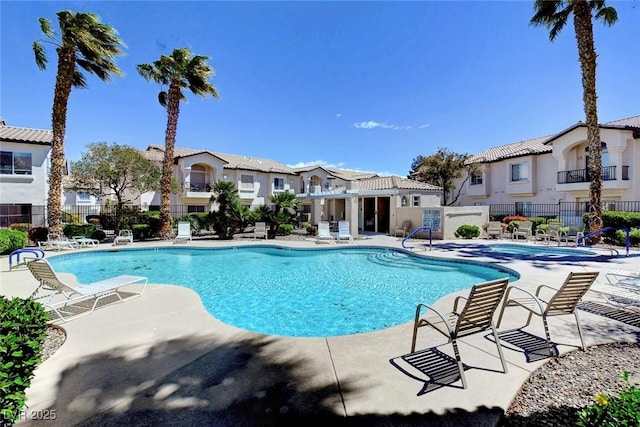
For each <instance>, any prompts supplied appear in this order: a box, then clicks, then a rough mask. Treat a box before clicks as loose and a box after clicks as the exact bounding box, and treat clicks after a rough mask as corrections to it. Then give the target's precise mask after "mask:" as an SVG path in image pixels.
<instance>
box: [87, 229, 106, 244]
mask: <svg viewBox="0 0 640 427" xmlns="http://www.w3.org/2000/svg"><path fill="white" fill-rule="evenodd" d="M106 237H107V233H105V232H104V231H102V230H96V231H94V232H93V233H91V238H92V239H96V240H100V241H101V242H102V241H103V240H104V239H105V238H106Z"/></svg>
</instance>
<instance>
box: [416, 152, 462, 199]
mask: <svg viewBox="0 0 640 427" xmlns="http://www.w3.org/2000/svg"><path fill="white" fill-rule="evenodd" d="M468 159H469V155H468V154H460V153H454V152H452V151H449V149H447V148H438V151H437V152H436V153H435V154H432V155H431V156H426V157H425V156H418V157H416V158H415V159H414V160H413V163H412V164H411V172H410V174H409V177H410V178H413V179H417V180H418V181H423V182H428V183H429V184H433V185H437V186H439V187H442V206H447V205H452V204H453V203H455V202H456V201H457V200H458V196H459V195H460V191H458V194H457V195H456V197H455V198H454V199H453V200H451V201H450V202H449V193H450V191H451V190H453V189H455V188H456V184H455V180H456V179H457V178H460V177H462V174H463V172H464V171H465V170H466V171H467V172H468V173H467V178H466V179H468V177H469V175H470V173H471V171H472V169H473V165H467V160H468ZM466 179H465V181H464V182H466ZM464 182H463V183H462V184H461V186H460V188H462V186H463V185H464Z"/></svg>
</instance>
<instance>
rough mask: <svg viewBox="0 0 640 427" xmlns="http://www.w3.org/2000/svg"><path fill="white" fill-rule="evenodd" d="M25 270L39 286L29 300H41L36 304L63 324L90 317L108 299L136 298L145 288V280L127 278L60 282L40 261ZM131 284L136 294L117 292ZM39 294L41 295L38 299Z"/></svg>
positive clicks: (43, 261)
mask: <svg viewBox="0 0 640 427" xmlns="http://www.w3.org/2000/svg"><path fill="white" fill-rule="evenodd" d="M27 267H28V268H29V270H31V273H32V274H33V277H35V278H36V280H38V282H40V286H39V287H38V288H37V289H36V290H35V291H34V292H33V294H32V295H31V298H34V299H38V300H41V301H40V302H42V304H43V305H44V306H45V307H46V308H48V309H49V310H51V311H53V312H54V313H56V314H57V315H58V317H59V318H60V320H62V321H63V322H67V321H69V320H71V319H75V318H77V317H81V316H86V315H88V314H91V313H92V312H93V311H94V310H95V309H96V307H97V306H98V303H99V302H100V301H101V300H103V299H105V298H108V297H113V298H117V300H118V301H126V300H129V299H132V298H136V297H139V296H140V295H142V293H143V292H144V290H145V287H146V286H147V278H146V277H142V276H129V275H123V276H117V277H113V278H111V279H106V280H101V281H99V282H94V283H90V284H87V285H83V284H78V283H72V281H71V280H67V281H64V280H63V279H62V278H61V277H60V276H59V275H58V274H56V272H55V271H54V270H53V268H52V267H51V265H50V264H49V263H48V262H47V261H46V260H45V259H43V258H38V259H34V260H33V261H29V262H28V263H27ZM134 284H137V285H142V289H140V291H139V292H127V293H126V294H125V293H124V292H122V294H121V293H119V292H118V291H119V290H120V288H122V287H124V286H127V285H134ZM136 287H137V286H136ZM39 294H42V295H40V296H39ZM123 295H124V296H123Z"/></svg>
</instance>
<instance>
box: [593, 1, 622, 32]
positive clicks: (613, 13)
mask: <svg viewBox="0 0 640 427" xmlns="http://www.w3.org/2000/svg"><path fill="white" fill-rule="evenodd" d="M603 3H604V2H603ZM595 18H596V19H597V20H598V21H600V22H602V23H603V24H605V25H608V26H611V25H613V24H615V23H616V22H618V11H617V10H616V9H615V8H614V7H612V6H607V7H603V8H601V9H599V10H598V12H597V13H596V15H595Z"/></svg>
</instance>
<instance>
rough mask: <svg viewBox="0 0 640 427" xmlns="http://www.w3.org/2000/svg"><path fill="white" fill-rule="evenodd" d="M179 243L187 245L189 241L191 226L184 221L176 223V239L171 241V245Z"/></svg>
mask: <svg viewBox="0 0 640 427" xmlns="http://www.w3.org/2000/svg"><path fill="white" fill-rule="evenodd" d="M181 241H186V242H187V243H189V242H190V241H191V224H190V223H188V222H186V221H181V222H179V223H178V234H176V237H175V238H174V239H173V243H178V242H181Z"/></svg>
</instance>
